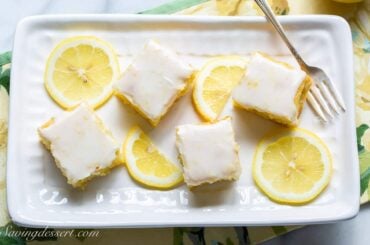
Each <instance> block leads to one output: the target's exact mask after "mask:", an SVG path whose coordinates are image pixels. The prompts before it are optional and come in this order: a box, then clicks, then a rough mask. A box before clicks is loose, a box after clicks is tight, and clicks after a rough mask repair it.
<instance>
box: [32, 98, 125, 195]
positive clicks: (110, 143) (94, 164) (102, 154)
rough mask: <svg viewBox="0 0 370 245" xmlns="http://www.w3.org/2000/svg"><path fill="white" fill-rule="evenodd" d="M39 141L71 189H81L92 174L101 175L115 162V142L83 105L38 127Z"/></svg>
mask: <svg viewBox="0 0 370 245" xmlns="http://www.w3.org/2000/svg"><path fill="white" fill-rule="evenodd" d="M38 132H39V135H40V138H41V142H42V143H43V144H44V146H45V147H46V148H47V149H48V150H49V151H50V152H51V154H52V156H53V157H54V160H55V163H56V165H57V166H58V168H59V169H60V170H61V171H62V173H63V175H64V176H65V177H66V178H67V181H68V183H69V184H71V185H72V186H73V187H75V188H82V189H83V188H84V187H85V185H86V183H87V182H88V181H89V180H90V179H92V178H93V177H95V176H103V175H106V174H107V173H109V171H110V169H111V168H112V167H114V166H115V165H117V164H118V161H117V159H118V152H119V145H118V144H117V142H116V141H115V140H114V138H113V136H112V135H111V133H110V132H109V131H108V130H107V129H106V128H105V127H104V125H103V123H102V121H101V120H100V118H98V116H97V115H96V114H95V113H94V111H93V110H92V109H91V108H90V107H89V106H88V105H87V104H81V105H80V106H78V107H77V108H76V109H74V110H73V111H72V112H65V114H64V115H62V116H61V117H58V118H52V119H50V120H49V121H48V122H46V123H45V124H44V125H42V126H41V127H40V128H39V130H38Z"/></svg>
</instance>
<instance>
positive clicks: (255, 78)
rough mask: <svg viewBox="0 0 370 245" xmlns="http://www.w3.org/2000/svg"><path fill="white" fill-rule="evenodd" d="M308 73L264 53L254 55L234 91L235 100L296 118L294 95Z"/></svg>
mask: <svg viewBox="0 0 370 245" xmlns="http://www.w3.org/2000/svg"><path fill="white" fill-rule="evenodd" d="M305 77H306V73H305V72H303V71H302V70H300V69H293V68H289V67H286V66H284V65H283V64H280V63H276V62H274V61H272V60H270V59H268V58H266V57H264V56H263V55H261V54H259V53H256V54H255V55H253V56H252V58H251V60H250V62H249V64H248V67H247V71H246V74H245V76H244V78H243V79H242V81H241V83H240V84H239V85H238V86H237V87H236V88H235V90H234V91H233V99H234V100H235V102H237V103H238V104H240V105H241V106H246V107H252V108H256V109H257V110H260V111H264V112H268V113H271V114H274V115H279V116H283V117H286V118H288V119H289V120H291V121H293V122H294V121H296V120H297V107H296V105H295V103H294V97H295V96H296V94H297V90H298V88H299V86H300V85H301V84H302V81H303V80H304V79H305Z"/></svg>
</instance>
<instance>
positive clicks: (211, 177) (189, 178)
mask: <svg viewBox="0 0 370 245" xmlns="http://www.w3.org/2000/svg"><path fill="white" fill-rule="evenodd" d="M176 136H177V137H176V145H177V148H178V151H179V153H180V159H181V161H182V164H183V168H184V180H185V182H186V184H187V185H188V186H189V187H190V188H191V187H195V186H198V185H201V184H204V183H209V184H212V183H214V182H217V181H220V180H237V179H238V178H239V176H240V171H241V167H240V163H239V156H238V151H239V146H238V144H237V143H236V142H235V139H234V132H233V128H232V126H231V120H230V118H227V119H224V120H221V121H219V122H216V123H213V124H203V125H181V126H178V127H177V129H176Z"/></svg>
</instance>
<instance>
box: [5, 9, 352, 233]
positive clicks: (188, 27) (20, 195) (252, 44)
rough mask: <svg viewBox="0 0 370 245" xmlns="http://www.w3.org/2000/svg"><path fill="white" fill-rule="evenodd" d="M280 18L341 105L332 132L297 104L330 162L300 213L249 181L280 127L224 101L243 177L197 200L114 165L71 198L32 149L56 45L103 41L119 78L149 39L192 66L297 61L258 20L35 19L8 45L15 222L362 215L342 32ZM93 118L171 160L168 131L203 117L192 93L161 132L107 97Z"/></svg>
mask: <svg viewBox="0 0 370 245" xmlns="http://www.w3.org/2000/svg"><path fill="white" fill-rule="evenodd" d="M280 20H281V21H282V23H283V25H284V26H285V28H286V29H287V31H288V36H289V38H290V39H291V40H292V42H293V43H294V44H295V46H296V47H297V49H298V50H299V51H300V53H301V54H302V56H303V57H304V59H305V60H307V62H308V63H309V64H313V65H316V66H319V67H321V68H323V69H324V70H325V71H326V72H327V73H328V75H329V76H330V78H331V79H332V81H333V82H334V83H335V84H336V86H337V88H338V89H339V91H340V92H341V93H342V95H343V97H344V100H345V103H346V106H347V108H348V109H347V111H346V112H345V113H343V114H341V115H339V116H337V117H336V118H335V119H334V120H332V121H331V122H330V123H328V124H323V123H321V122H320V121H319V119H318V118H317V117H316V116H315V115H314V114H313V112H312V111H311V110H310V108H309V107H308V106H306V107H305V108H304V111H303V114H302V118H301V124H300V127H303V128H305V129H308V130H311V131H313V132H315V133H316V134H318V135H319V136H320V137H321V138H322V139H323V140H324V142H326V144H327V145H328V146H329V148H330V150H331V152H332V155H333V160H334V161H333V163H334V172H333V176H332V179H331V182H330V184H329V186H328V188H327V189H326V190H325V191H324V192H323V193H322V194H321V195H320V196H319V198H317V199H316V200H315V201H313V202H311V203H309V204H307V205H303V206H289V205H281V204H277V203H274V202H272V201H270V200H269V199H268V198H267V197H266V196H265V195H263V194H262V193H261V192H260V191H259V190H258V189H257V188H256V186H255V184H254V183H253V179H252V175H251V162H252V156H253V153H254V150H255V148H256V144H257V142H258V141H259V140H260V139H261V138H262V136H263V135H264V134H265V133H266V132H268V131H269V130H271V129H274V128H277V127H281V126H278V125H277V124H275V123H272V122H270V121H267V120H265V119H262V118H260V117H258V116H256V115H253V114H251V113H248V112H246V111H243V110H239V109H233V108H232V106H231V103H229V104H228V105H227V106H226V109H225V110H224V112H223V115H231V116H232V118H233V126H234V130H235V132H236V140H237V142H238V143H239V144H240V160H241V164H242V168H243V170H242V174H241V176H240V179H239V181H236V182H235V183H233V184H230V185H227V186H217V185H216V186H213V187H209V188H206V189H205V190H202V191H198V192H191V191H189V190H188V189H187V187H186V186H185V185H182V186H180V187H178V188H176V189H173V190H169V191H159V190H151V189H145V188H143V187H142V186H140V185H138V184H136V183H135V182H134V181H133V180H132V179H131V178H130V176H129V175H128V173H127V171H126V169H125V168H124V167H122V166H120V167H117V168H115V169H114V170H113V171H112V173H111V174H109V175H108V176H106V177H101V178H97V179H95V180H93V181H92V182H91V183H90V184H89V185H88V187H87V189H86V190H84V191H78V190H74V189H73V188H71V187H70V186H69V185H68V184H67V183H66V180H65V178H64V177H63V176H62V175H61V173H60V171H59V170H58V169H57V168H56V166H55V164H54V163H53V160H52V158H51V157H50V154H49V152H48V151H46V150H45V149H44V147H43V146H42V145H41V144H40V142H39V138H38V135H37V132H36V130H37V128H38V127H39V126H40V125H41V124H42V123H43V122H45V121H46V120H48V119H49V118H50V117H51V116H55V115H58V114H59V113H60V112H62V109H61V108H60V107H58V105H57V104H55V103H54V102H53V101H52V100H51V98H50V97H49V96H48V94H47V92H46V90H45V88H44V85H43V74H44V69H45V65H46V59H47V57H48V55H49V53H50V52H51V50H52V49H53V47H54V46H55V45H56V44H57V43H58V42H59V41H61V40H62V39H64V38H67V37H71V36H76V35H94V36H97V37H100V38H102V39H104V40H106V41H108V42H110V43H111V44H112V45H113V47H114V48H115V49H116V51H117V53H118V55H119V59H120V65H121V71H123V70H124V69H125V67H127V65H128V64H129V62H130V60H131V59H132V57H133V55H135V54H136V53H137V52H138V51H139V50H140V49H141V48H142V47H143V45H144V43H145V42H146V41H148V40H149V39H155V40H157V41H158V42H160V43H161V44H162V45H164V46H166V47H169V48H171V49H173V50H175V51H176V52H177V53H178V54H179V55H180V57H181V59H184V60H186V61H188V62H189V63H191V64H192V65H193V66H194V67H195V68H196V69H199V68H200V67H201V65H202V64H203V63H204V62H205V60H206V59H207V58H209V57H212V56H218V55H229V54H235V55H242V56H248V55H250V54H251V52H254V51H262V52H265V53H268V54H271V55H274V56H278V57H279V58H281V59H283V60H286V61H288V62H293V59H292V57H291V56H290V55H289V51H288V50H287V49H286V47H285V46H284V44H283V43H282V42H281V40H280V39H279V37H278V36H277V35H276V34H275V33H274V31H273V30H272V28H271V26H270V25H269V24H268V23H267V22H266V21H265V19H264V18H262V17H235V18H226V17H186V16H138V15H128V16H127V15H71V16H68V15H67V16H36V17H30V18H26V19H24V20H23V21H21V22H20V23H19V25H18V28H17V31H16V38H15V43H14V53H13V63H12V74H11V79H12V80H11V90H10V91H11V96H10V100H11V101H10V122H9V125H10V127H9V145H8V165H7V167H8V169H7V191H8V192H7V193H8V207H9V211H10V215H11V218H12V220H13V221H14V222H16V223H17V224H20V225H24V226H34V227H39V226H50V227H100V228H107V227H150V226H155V227H159V226H226V225H282V224H285V225H287V224H309V223H325V222H333V221H338V220H343V219H348V218H351V217H353V216H355V215H356V214H357V212H358V209H359V170H358V156H357V149H356V135H355V123H354V108H355V107H354V81H353V58H352V56H353V54H352V41H351V34H350V29H349V26H348V24H347V23H346V22H345V21H344V20H343V19H341V18H339V17H333V16H299V17H298V16H296V17H295V16H287V17H281V18H280ZM293 64H294V63H293ZM266 72H268V71H266ZM97 113H98V114H99V115H100V116H101V118H102V119H103V121H104V122H105V124H106V125H107V127H108V128H109V129H110V130H111V131H112V132H113V134H114V136H115V137H116V138H117V140H119V141H122V140H123V139H124V137H125V135H126V132H127V130H128V129H129V128H130V127H131V126H133V125H135V124H138V125H140V126H141V127H142V128H143V129H144V130H145V131H146V132H147V133H148V134H149V135H150V136H151V137H152V138H153V140H154V142H155V143H156V144H157V145H158V147H159V148H160V149H161V150H162V151H163V152H164V153H166V154H167V155H168V156H169V158H170V159H171V160H173V161H178V160H177V151H176V148H175V144H174V143H175V127H176V126H177V125H180V124H185V123H198V122H200V121H201V120H200V118H199V117H198V115H197V114H196V112H195V111H194V109H193V106H192V103H191V94H190V93H188V94H187V95H185V96H184V97H183V98H181V99H180V100H179V101H178V102H177V103H176V104H175V106H174V107H173V108H171V110H170V111H169V113H168V115H166V116H165V118H164V119H163V121H162V122H161V123H160V124H159V126H158V127H157V128H153V127H151V126H150V125H149V124H148V123H147V122H146V121H145V120H144V119H143V118H141V117H140V116H139V115H138V114H136V113H135V111H134V110H132V109H131V108H129V107H128V106H127V105H124V104H123V103H121V102H120V101H119V100H118V99H117V98H115V97H112V98H111V99H110V100H109V101H108V102H107V103H106V104H105V105H103V106H102V107H101V108H99V109H98V110H97Z"/></svg>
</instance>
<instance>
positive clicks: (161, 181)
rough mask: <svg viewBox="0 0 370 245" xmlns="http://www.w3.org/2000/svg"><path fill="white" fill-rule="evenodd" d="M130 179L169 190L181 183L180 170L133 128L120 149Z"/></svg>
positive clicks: (145, 136) (148, 139)
mask: <svg viewBox="0 0 370 245" xmlns="http://www.w3.org/2000/svg"><path fill="white" fill-rule="evenodd" d="M122 152H123V155H124V161H125V163H126V166H127V169H128V172H129V173H130V175H131V177H132V178H133V179H135V180H136V181H138V182H139V183H141V184H144V185H146V186H149V187H156V188H171V187H173V186H175V185H177V184H179V183H180V182H182V181H183V176H182V170H181V168H180V167H179V166H177V165H175V164H173V163H171V162H170V161H169V160H168V159H167V158H166V157H165V156H164V155H163V154H162V153H161V152H160V151H158V149H157V148H156V147H155V146H154V144H153V143H152V141H151V140H150V138H149V137H148V136H147V135H145V133H144V132H143V131H142V130H141V129H140V128H139V127H137V126H136V127H133V128H132V129H131V130H130V131H129V133H128V136H127V138H126V140H125V143H124V145H123V149H122Z"/></svg>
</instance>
